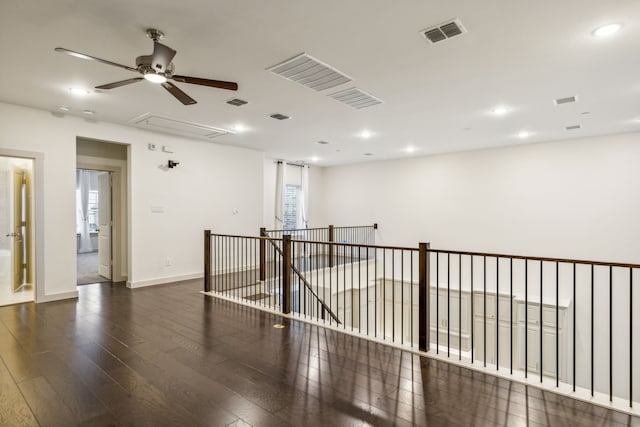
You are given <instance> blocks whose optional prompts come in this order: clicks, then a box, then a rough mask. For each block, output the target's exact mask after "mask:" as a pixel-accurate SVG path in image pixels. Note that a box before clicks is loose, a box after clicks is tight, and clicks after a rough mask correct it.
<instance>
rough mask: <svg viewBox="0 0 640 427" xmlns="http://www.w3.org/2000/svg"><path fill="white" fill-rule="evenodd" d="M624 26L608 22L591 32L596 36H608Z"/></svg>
mask: <svg viewBox="0 0 640 427" xmlns="http://www.w3.org/2000/svg"><path fill="white" fill-rule="evenodd" d="M621 28H622V24H607V25H603V26H601V27H598V28H596V29H595V30H593V32H592V33H591V34H593V35H594V36H595V37H607V36H610V35H612V34H615V33H617V32H618V31H620V29H621Z"/></svg>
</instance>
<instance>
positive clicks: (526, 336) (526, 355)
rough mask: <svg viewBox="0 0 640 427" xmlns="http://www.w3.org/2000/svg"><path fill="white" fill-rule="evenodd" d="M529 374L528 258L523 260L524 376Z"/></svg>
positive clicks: (526, 376)
mask: <svg viewBox="0 0 640 427" xmlns="http://www.w3.org/2000/svg"><path fill="white" fill-rule="evenodd" d="M528 376H529V260H528V259H525V260H524V377H525V378H528Z"/></svg>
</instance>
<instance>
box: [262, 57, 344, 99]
mask: <svg viewBox="0 0 640 427" xmlns="http://www.w3.org/2000/svg"><path fill="white" fill-rule="evenodd" d="M267 71H271V72H272V73H274V74H276V75H278V76H280V77H283V78H285V79H287V80H291V81H292V82H296V83H299V84H301V85H303V86H306V87H308V88H311V89H313V90H317V91H322V90H325V89H331V88H333V87H336V86H340V85H341V84H344V83H347V82H350V81H351V80H353V79H352V78H351V77H349V76H347V75H346V74H344V73H342V72H340V71H338V70H336V69H335V68H333V67H331V66H330V65H327V64H325V63H323V62H321V61H318V60H317V59H315V58H314V57H312V56H311V55H307V54H306V53H302V54H300V55H298V56H295V57H293V58H291V59H287V60H286V61H284V62H281V63H279V64H277V65H274V66H273V67H270V68H267Z"/></svg>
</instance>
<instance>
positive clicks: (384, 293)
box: [382, 249, 387, 340]
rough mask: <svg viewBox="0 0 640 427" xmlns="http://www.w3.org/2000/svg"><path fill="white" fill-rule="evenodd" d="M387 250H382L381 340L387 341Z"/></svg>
mask: <svg viewBox="0 0 640 427" xmlns="http://www.w3.org/2000/svg"><path fill="white" fill-rule="evenodd" d="M386 258H387V250H386V249H383V250H382V339H383V340H386V339H387V273H386V269H387V260H386Z"/></svg>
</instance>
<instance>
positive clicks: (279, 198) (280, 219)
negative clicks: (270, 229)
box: [275, 161, 287, 230]
mask: <svg viewBox="0 0 640 427" xmlns="http://www.w3.org/2000/svg"><path fill="white" fill-rule="evenodd" d="M286 167H287V164H286V163H285V162H281V161H279V162H278V166H277V170H276V206H275V213H276V215H275V216H276V224H275V228H276V229H280V230H283V229H284V194H285V186H286V185H287V179H286V178H287V176H286V175H287V173H286Z"/></svg>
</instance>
